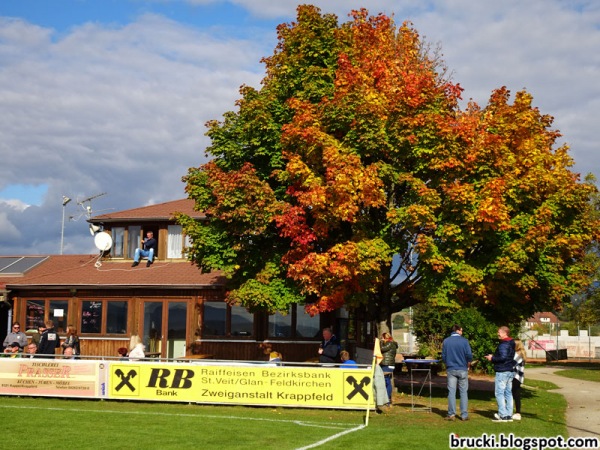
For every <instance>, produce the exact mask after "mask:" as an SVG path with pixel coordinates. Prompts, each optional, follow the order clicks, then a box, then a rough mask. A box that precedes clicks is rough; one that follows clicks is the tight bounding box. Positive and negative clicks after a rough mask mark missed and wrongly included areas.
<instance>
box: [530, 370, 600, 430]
mask: <svg viewBox="0 0 600 450" xmlns="http://www.w3.org/2000/svg"><path fill="white" fill-rule="evenodd" d="M561 369H563V368H557V367H535V368H529V367H528V368H526V369H525V385H527V379H528V378H530V379H533V380H543V381H550V382H552V383H554V384H556V385H557V386H559V387H560V389H556V390H553V391H552V392H558V393H559V394H562V395H563V396H564V397H565V399H566V400H567V403H568V405H569V406H568V407H567V429H568V431H569V436H570V437H585V436H589V437H600V383H597V382H594V381H583V380H576V379H574V378H567V377H561V376H560V375H555V374H554V372H555V371H557V370H561Z"/></svg>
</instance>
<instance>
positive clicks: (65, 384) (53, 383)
mask: <svg viewBox="0 0 600 450" xmlns="http://www.w3.org/2000/svg"><path fill="white" fill-rule="evenodd" d="M104 366H105V363H104V362H100V361H79V360H70V361H65V360H59V359H37V358H32V359H30V358H0V392H2V394H4V395H34V396H46V397H86V398H93V397H101V396H102V391H103V390H104V391H105V390H106V389H105V385H106V384H105V383H103V380H104V379H105V378H106V370H105V367H104Z"/></svg>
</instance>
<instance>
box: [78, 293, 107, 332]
mask: <svg viewBox="0 0 600 450" xmlns="http://www.w3.org/2000/svg"><path fill="white" fill-rule="evenodd" d="M79 329H80V330H81V332H82V333H101V332H102V302H88V301H85V302H81V327H80V328H79Z"/></svg>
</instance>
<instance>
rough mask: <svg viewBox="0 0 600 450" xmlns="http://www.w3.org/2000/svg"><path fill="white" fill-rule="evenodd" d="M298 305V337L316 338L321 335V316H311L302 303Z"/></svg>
mask: <svg viewBox="0 0 600 450" xmlns="http://www.w3.org/2000/svg"><path fill="white" fill-rule="evenodd" d="M295 306H296V337H297V338H314V337H321V323H320V322H321V321H320V319H319V316H318V315H316V316H312V317H311V316H310V314H308V313H307V312H306V311H305V310H304V307H303V306H302V305H300V306H299V305H295Z"/></svg>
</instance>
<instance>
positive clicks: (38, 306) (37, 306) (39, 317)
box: [25, 300, 46, 331]
mask: <svg viewBox="0 0 600 450" xmlns="http://www.w3.org/2000/svg"><path fill="white" fill-rule="evenodd" d="M45 311H46V302H45V300H27V318H26V319H25V322H26V324H27V330H28V331H29V330H35V331H37V329H38V327H39V326H41V325H44V322H45V321H46V319H45V318H44V312H45Z"/></svg>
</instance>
